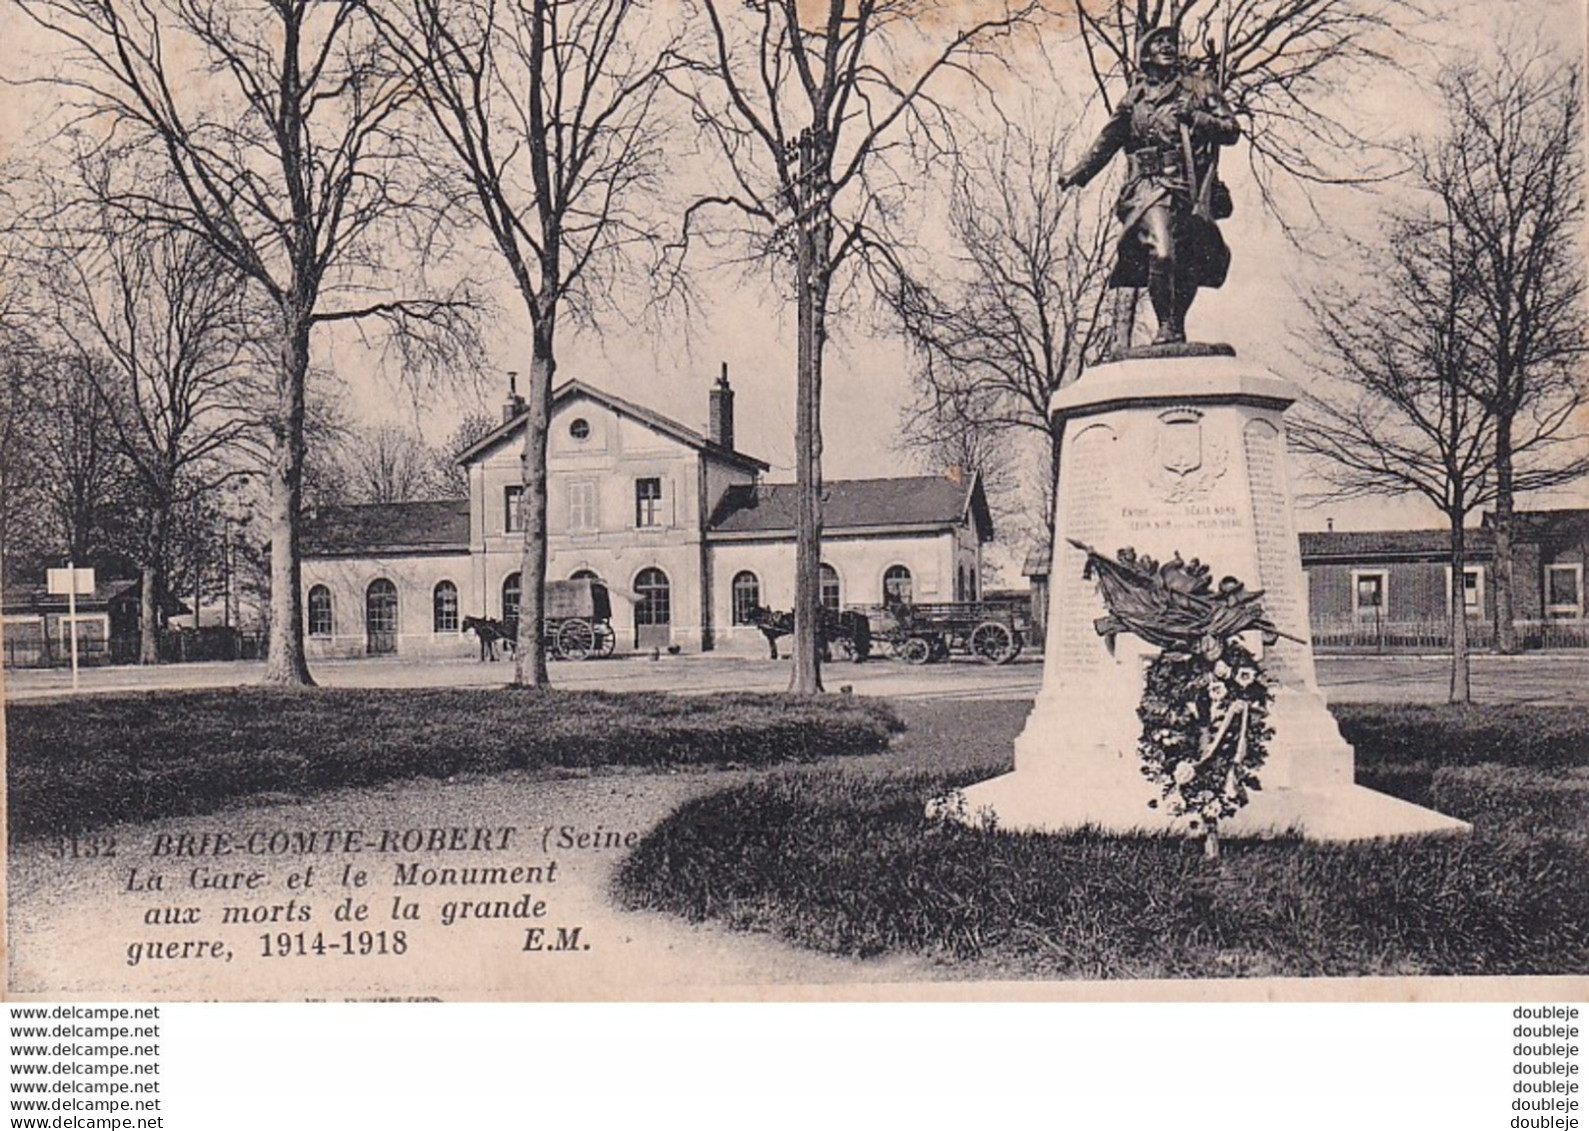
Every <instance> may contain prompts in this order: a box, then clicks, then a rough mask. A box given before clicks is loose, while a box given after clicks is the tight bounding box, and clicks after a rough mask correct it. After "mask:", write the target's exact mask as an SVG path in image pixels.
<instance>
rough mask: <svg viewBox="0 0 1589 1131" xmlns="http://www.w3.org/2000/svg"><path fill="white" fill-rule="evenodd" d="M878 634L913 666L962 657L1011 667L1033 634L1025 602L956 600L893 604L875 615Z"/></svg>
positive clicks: (875, 627) (874, 631) (897, 654)
mask: <svg viewBox="0 0 1589 1131" xmlns="http://www.w3.org/2000/svg"><path fill="white" fill-rule="evenodd" d="M874 615H875V617H876V621H875V623H874V626H873V634H874V635H875V636H877V637H878V638H880V639H881V640H882V641H883V642H885V643H886V644H887V645H888V646H889V647H890V648H891V649H892V650H893V653H894V655H896V656H898V657H899V658H900V659H902V660H904V661H905V662H906V663H907V664H928V663H933V662H935V661H938V660H945V659H948V658H949V656H950V655H951V654H952V653H955V652H961V653H967V654H969V655H973V656H976V657H977V658H978V659H980V660H982V662H983V663H988V664H1007V663H1009V662H1010V661H1011V660H1013V659H1015V657H1016V656H1018V655H1020V654H1021V648H1022V646H1023V645H1024V644H1025V641H1026V637H1027V636H1028V635H1029V634H1030V633H1031V630H1032V625H1031V610H1030V607H1029V606H1028V605H1027V603H1026V602H1024V601H953V602H945V603H941V604H924V605H906V604H901V605H888V606H885V607H884V608H883V609H882V610H880V612H879V613H877V614H874Z"/></svg>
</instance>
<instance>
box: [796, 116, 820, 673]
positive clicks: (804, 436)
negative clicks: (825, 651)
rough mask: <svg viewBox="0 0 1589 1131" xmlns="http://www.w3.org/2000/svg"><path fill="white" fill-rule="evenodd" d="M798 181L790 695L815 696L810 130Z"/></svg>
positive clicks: (814, 257) (815, 382) (815, 190)
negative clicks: (793, 588) (793, 557)
mask: <svg viewBox="0 0 1589 1131" xmlns="http://www.w3.org/2000/svg"><path fill="white" fill-rule="evenodd" d="M788 152H789V157H790V162H791V164H792V166H793V170H794V176H793V185H792V188H791V192H790V196H791V200H790V202H789V203H790V206H791V207H792V208H793V210H794V222H793V230H794V238H795V293H796V298H797V309H798V329H797V337H798V341H797V344H796V362H795V367H796V378H795V496H796V503H795V607H794V616H795V632H794V660H793V670H792V671H791V673H790V677H789V690H791V691H794V692H797V693H801V694H814V693H816V692H819V691H821V690H822V667H821V656H820V655H819V647H820V641H821V635H822V634H821V632H820V631H819V628H818V626H819V625H820V623H821V616H822V599H821V572H820V571H821V562H822V549H821V546H822V422H821V420H820V419H818V412H819V408H818V406H819V405H820V404H821V379H822V373H821V349H822V343H821V340H820V329H819V327H818V325H817V307H818V301H817V293H816V292H817V287H818V285H819V279H818V275H819V274H820V273H821V272H822V271H824V270H825V269H826V264H825V263H824V262H819V259H824V260H825V258H826V256H825V255H823V254H821V253H822V252H825V250H826V246H827V244H826V238H825V237H826V231H827V229H826V224H827V213H826V205H827V185H826V183H825V180H824V166H825V162H822V161H819V160H818V154H819V153H822V152H825V150H824V147H823V146H822V145H821V138H820V135H819V134H817V133H816V132H814V131H813V130H812V129H809V128H808V129H804V130H801V131H800V136H799V137H798V138H797V139H796V140H795V142H794V144H792V145H791V146H789V148H788Z"/></svg>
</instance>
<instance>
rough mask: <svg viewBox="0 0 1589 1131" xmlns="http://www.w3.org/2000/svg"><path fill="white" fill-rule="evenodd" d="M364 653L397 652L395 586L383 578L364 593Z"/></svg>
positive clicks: (372, 583)
mask: <svg viewBox="0 0 1589 1131" xmlns="http://www.w3.org/2000/svg"><path fill="white" fill-rule="evenodd" d="M364 633H365V651H367V652H370V653H371V654H378V653H383V652H395V651H397V586H396V585H393V584H392V583H391V582H390V581H388V580H387V579H386V578H384V577H378V578H376V579H375V580H374V581H372V582H370V587H369V588H368V589H366V590H365V591H364Z"/></svg>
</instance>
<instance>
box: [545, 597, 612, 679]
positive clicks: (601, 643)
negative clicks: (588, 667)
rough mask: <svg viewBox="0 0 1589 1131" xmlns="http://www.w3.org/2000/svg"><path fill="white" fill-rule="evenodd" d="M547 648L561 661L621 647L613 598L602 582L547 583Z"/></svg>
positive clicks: (587, 657)
mask: <svg viewBox="0 0 1589 1131" xmlns="http://www.w3.org/2000/svg"><path fill="white" fill-rule="evenodd" d="M544 638H545V640H546V650H547V653H548V654H549V655H552V656H555V657H556V658H557V659H560V660H588V659H590V658H591V657H592V656H597V657H604V656H610V655H612V653H613V649H614V648H616V647H617V646H618V634H617V633H615V632H614V631H613V630H612V597H611V595H610V594H609V593H608V592H607V587H606V586H605V585H603V584H602V583H601V582H600V581H596V580H594V579H592V578H588V577H583V578H579V579H578V580H575V581H548V582H547V583H546V631H545V637H544Z"/></svg>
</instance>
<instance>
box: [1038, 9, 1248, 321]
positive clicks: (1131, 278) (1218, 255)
mask: <svg viewBox="0 0 1589 1131" xmlns="http://www.w3.org/2000/svg"><path fill="white" fill-rule="evenodd" d="M1137 66H1138V70H1139V71H1140V72H1141V75H1140V77H1139V78H1138V79H1137V80H1136V81H1135V82H1133V83H1132V84H1131V87H1130V89H1129V90H1127V91H1126V94H1125V97H1124V98H1122V99H1121V100H1120V103H1119V104H1118V105H1117V106H1116V107H1115V111H1114V116H1113V117H1111V118H1110V119H1109V124H1108V125H1106V126H1105V127H1104V128H1103V132H1102V133H1101V134H1099V136H1098V140H1097V141H1096V142H1094V143H1093V146H1092V148H1091V149H1089V150H1088V151H1087V153H1086V155H1085V156H1084V157H1082V159H1081V161H1080V162H1078V163H1077V165H1076V167H1075V168H1074V169H1072V170H1070V171H1069V172H1068V173H1065V174H1064V175H1063V176H1061V177H1060V181H1059V183H1060V186H1061V187H1062V188H1069V187H1071V186H1072V185H1076V186H1080V185H1085V184H1086V183H1087V182H1088V181H1090V180H1092V179H1093V177H1095V176H1097V175H1098V173H1099V172H1101V171H1102V170H1103V168H1104V167H1105V166H1106V165H1108V164H1109V161H1110V159H1111V158H1112V157H1114V155H1115V153H1116V152H1118V151H1119V150H1122V149H1123V150H1125V153H1126V160H1127V162H1128V164H1127V172H1126V182H1125V185H1124V187H1122V188H1121V190H1120V199H1119V201H1118V202H1117V203H1116V205H1115V214H1116V215H1117V216H1119V217H1120V220H1121V222H1122V223H1123V224H1124V230H1123V231H1122V233H1121V235H1120V246H1119V255H1118V258H1117V259H1116V261H1115V267H1114V271H1113V273H1112V274H1111V275H1110V276H1109V285H1110V286H1111V287H1143V286H1145V287H1147V289H1148V297H1149V299H1150V300H1151V301H1152V303H1153V314H1154V316H1155V317H1156V318H1157V319H1158V324H1159V328H1158V334H1157V335H1156V336H1155V337H1154V339H1153V341H1154V344H1155V345H1158V344H1163V343H1168V342H1184V341H1186V311H1187V309H1188V308H1189V307H1190V306H1191V305H1192V300H1193V299H1194V298H1196V297H1197V288H1198V287H1218V286H1221V285H1222V284H1223V283H1224V282H1225V273H1226V271H1227V270H1228V269H1229V267H1230V251H1229V249H1228V248H1226V246H1225V241H1224V240H1223V239H1222V238H1221V237H1220V234H1219V227H1218V225H1216V224H1215V223H1214V221H1216V220H1222V219H1224V218H1225V217H1227V216H1229V215H1230V209H1231V204H1230V193H1229V191H1228V190H1227V189H1226V188H1225V186H1224V185H1223V184H1221V183H1220V181H1219V178H1218V175H1217V169H1218V160H1217V156H1218V151H1219V147H1220V146H1222V145H1232V144H1234V143H1235V141H1236V140H1237V138H1238V137H1239V136H1240V134H1241V130H1240V127H1239V126H1238V125H1237V124H1236V116H1235V114H1233V113H1232V112H1231V109H1230V107H1229V105H1227V104H1226V102H1225V99H1224V96H1223V94H1222V93H1221V92H1220V90H1219V85H1218V83H1217V82H1216V81H1215V80H1214V79H1213V77H1212V76H1210V75H1207V74H1204V73H1202V72H1200V71H1197V70H1193V69H1189V68H1187V67H1186V65H1185V64H1184V62H1183V60H1182V58H1181V45H1180V36H1179V35H1178V33H1177V32H1176V31H1175V29H1174V28H1154V29H1153V30H1152V31H1149V32H1147V33H1146V34H1144V35H1143V36H1142V39H1141V41H1140V42H1139V43H1138V45H1137Z"/></svg>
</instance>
